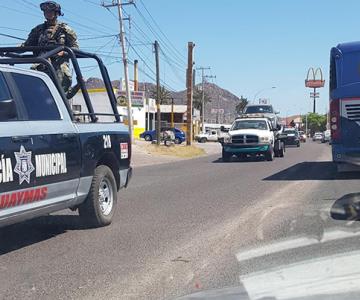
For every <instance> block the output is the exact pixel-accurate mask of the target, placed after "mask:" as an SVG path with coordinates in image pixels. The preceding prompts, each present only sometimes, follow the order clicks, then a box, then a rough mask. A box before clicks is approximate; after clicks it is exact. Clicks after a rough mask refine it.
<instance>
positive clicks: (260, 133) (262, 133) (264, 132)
mask: <svg viewBox="0 0 360 300" xmlns="http://www.w3.org/2000/svg"><path fill="white" fill-rule="evenodd" d="M229 134H230V135H231V136H233V135H238V134H249V135H257V136H269V135H270V131H268V130H259V129H241V130H230V131H229Z"/></svg>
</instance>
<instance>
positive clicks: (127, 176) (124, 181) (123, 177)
mask: <svg viewBox="0 0 360 300" xmlns="http://www.w3.org/2000/svg"><path fill="white" fill-rule="evenodd" d="M119 175H120V186H119V189H122V188H126V187H127V186H128V184H129V182H130V180H131V178H132V167H130V168H128V169H123V170H120V171H119Z"/></svg>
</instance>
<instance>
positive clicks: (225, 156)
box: [222, 148, 232, 162]
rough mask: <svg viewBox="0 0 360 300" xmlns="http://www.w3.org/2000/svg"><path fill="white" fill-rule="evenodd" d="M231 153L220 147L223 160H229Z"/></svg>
mask: <svg viewBox="0 0 360 300" xmlns="http://www.w3.org/2000/svg"><path fill="white" fill-rule="evenodd" d="M231 156H232V155H231V153H229V152H226V151H224V148H223V149H222V160H223V162H229V161H230V160H231Z"/></svg>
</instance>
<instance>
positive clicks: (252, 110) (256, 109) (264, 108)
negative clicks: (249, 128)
mask: <svg viewBox="0 0 360 300" xmlns="http://www.w3.org/2000/svg"><path fill="white" fill-rule="evenodd" d="M245 113H247V114H259V113H273V109H272V107H271V106H269V105H257V106H249V107H247V108H246V111H245Z"/></svg>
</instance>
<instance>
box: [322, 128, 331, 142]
mask: <svg viewBox="0 0 360 300" xmlns="http://www.w3.org/2000/svg"><path fill="white" fill-rule="evenodd" d="M330 139H331V131H330V130H326V131H324V133H323V135H322V139H321V142H322V143H329V142H330Z"/></svg>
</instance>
